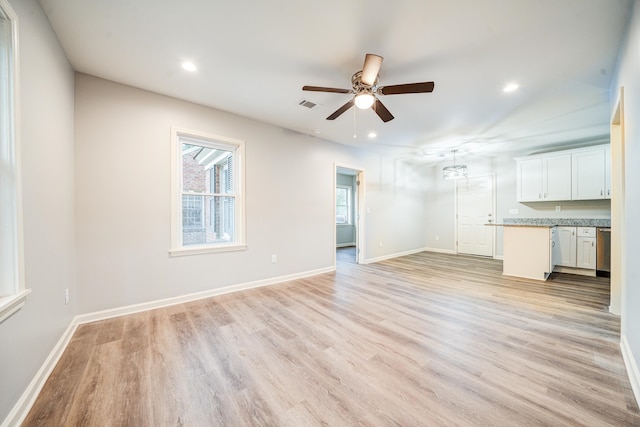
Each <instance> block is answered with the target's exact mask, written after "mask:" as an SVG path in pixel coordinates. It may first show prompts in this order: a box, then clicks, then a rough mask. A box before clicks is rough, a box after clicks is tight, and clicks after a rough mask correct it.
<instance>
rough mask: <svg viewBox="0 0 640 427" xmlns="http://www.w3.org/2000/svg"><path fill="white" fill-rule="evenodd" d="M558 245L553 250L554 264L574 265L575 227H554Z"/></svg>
mask: <svg viewBox="0 0 640 427" xmlns="http://www.w3.org/2000/svg"><path fill="white" fill-rule="evenodd" d="M556 232H557V234H558V245H557V247H556V250H555V252H554V255H555V264H556V265H560V266H563V267H575V266H576V255H577V252H576V248H577V246H576V245H577V243H578V241H577V236H576V227H556Z"/></svg>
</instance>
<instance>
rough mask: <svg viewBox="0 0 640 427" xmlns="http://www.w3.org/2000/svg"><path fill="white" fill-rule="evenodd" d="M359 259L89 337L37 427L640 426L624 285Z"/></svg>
mask: <svg viewBox="0 0 640 427" xmlns="http://www.w3.org/2000/svg"><path fill="white" fill-rule="evenodd" d="M349 251H351V252H349ZM352 254H353V253H352V249H346V250H344V251H340V252H339V254H338V264H339V267H338V271H337V272H336V273H335V274H323V275H320V276H316V277H312V278H307V279H302V280H296V281H292V282H288V283H284V284H279V285H274V286H269V287H264V288H260V289H254V290H250V291H245V292H239V293H234V294H227V295H222V296H219V297H215V298H209V299H205V300H200V301H196V302H191V303H186V304H180V305H175V306H171V307H167V308H162V309H157V310H153V311H148V312H144V313H139V314H135V315H129V316H125V317H120V318H115V319H111V320H106V321H101V322H96V323H92V324H85V325H81V326H80V327H79V328H78V330H77V331H76V333H75V335H74V336H73V338H72V340H71V343H70V345H69V346H68V348H67V349H66V351H65V353H64V355H63V356H62V358H61V360H60V362H59V363H58V366H57V367H56V368H55V370H54V372H53V373H52V375H51V377H50V378H49V380H48V381H47V383H46V385H45V387H44V389H43V390H42V392H41V394H40V396H39V397H38V399H37V401H36V402H35V405H34V406H33V408H32V410H31V412H30V414H29V416H28V418H27V419H26V421H25V423H24V425H25V426H79V425H83V426H154V427H156V426H260V425H262V426H296V427H300V426H322V425H324V426H360V425H362V426H580V425H582V426H609V425H610V426H632V425H634V426H638V425H640V415H639V413H638V406H637V404H636V402H635V400H634V398H633V394H632V391H631V388H630V384H629V380H628V377H627V374H626V372H625V368H624V363H623V360H622V357H621V354H620V348H619V344H618V343H619V340H620V337H619V319H618V318H617V317H615V316H612V315H610V314H608V312H607V309H606V307H607V305H608V304H609V301H608V298H609V297H608V280H607V279H600V278H590V277H582V276H573V275H568V274H556V275H553V276H552V277H551V279H550V280H549V281H547V282H536V281H531V280H526V279H515V278H508V277H503V276H502V275H501V271H502V263H501V262H500V261H496V260H490V259H484V258H475V257H467V256H454V255H444V254H435V253H427V252H424V253H420V254H415V255H410V256H406V257H402V258H397V259H393V260H388V261H384V262H380V263H376V264H371V265H364V266H362V265H356V264H354V263H353V256H352Z"/></svg>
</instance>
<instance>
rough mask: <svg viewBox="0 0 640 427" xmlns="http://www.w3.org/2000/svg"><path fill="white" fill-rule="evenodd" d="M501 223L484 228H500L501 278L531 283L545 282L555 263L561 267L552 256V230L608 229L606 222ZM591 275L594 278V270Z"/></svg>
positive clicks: (539, 220) (515, 220)
mask: <svg viewBox="0 0 640 427" xmlns="http://www.w3.org/2000/svg"><path fill="white" fill-rule="evenodd" d="M503 221H504V222H503V223H502V224H487V225H493V226H502V227H504V231H503V233H502V236H503V253H504V255H503V265H502V274H504V275H507V276H516V277H524V278H527V279H535V280H546V279H547V278H548V277H549V275H550V274H551V273H552V272H553V270H554V268H555V266H556V263H558V264H559V265H562V263H560V262H557V260H558V257H557V256H556V255H557V244H558V243H557V238H556V237H557V236H556V233H557V230H556V227H567V226H568V227H610V225H611V221H610V220H609V219H563V218H505V219H504V220H503ZM594 268H595V267H594ZM579 271H581V270H580V269H574V270H573V271H569V272H576V273H577V272H579ZM582 271H584V270H582ZM590 275H591V274H590ZM592 275H595V270H593V274H592Z"/></svg>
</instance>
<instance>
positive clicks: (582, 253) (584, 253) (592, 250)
mask: <svg viewBox="0 0 640 427" xmlns="http://www.w3.org/2000/svg"><path fill="white" fill-rule="evenodd" d="M577 245H578V251H577V256H578V259H577V263H576V267H578V268H586V269H589V270H595V269H596V252H597V251H596V238H595V237H578V240H577Z"/></svg>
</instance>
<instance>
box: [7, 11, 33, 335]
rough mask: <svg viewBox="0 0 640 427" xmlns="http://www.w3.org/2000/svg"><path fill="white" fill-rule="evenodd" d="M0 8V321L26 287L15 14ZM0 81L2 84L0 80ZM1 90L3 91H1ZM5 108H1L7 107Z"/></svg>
mask: <svg viewBox="0 0 640 427" xmlns="http://www.w3.org/2000/svg"><path fill="white" fill-rule="evenodd" d="M0 8H1V9H2V12H3V14H4V15H6V17H7V18H8V19H9V21H11V51H10V54H9V55H8V61H9V62H10V64H8V67H7V70H8V72H9V76H8V82H7V87H8V90H7V91H6V99H4V100H0V104H6V105H0V107H1V108H2V109H3V110H5V112H7V117H5V118H0V121H4V122H5V125H6V129H2V128H0V132H6V135H4V137H1V138H0V155H2V156H5V160H6V162H4V164H0V175H1V179H0V186H2V187H0V198H1V200H0V233H1V234H2V240H1V241H0V245H2V246H1V247H0V323H1V322H3V321H4V320H6V319H7V318H8V317H9V316H11V315H12V314H14V313H15V312H17V311H18V310H20V308H22V307H23V306H24V304H25V302H26V298H27V295H29V294H30V293H31V290H30V289H26V288H25V280H24V277H25V275H24V256H23V234H22V191H21V181H20V177H21V173H20V132H19V130H20V126H19V123H20V120H19V111H20V108H19V103H18V100H19V90H18V89H19V81H18V76H19V75H20V73H19V72H18V71H19V67H18V57H19V55H18V16H17V15H16V13H15V12H14V11H13V9H12V8H11V6H10V5H9V3H8V2H7V1H6V0H0ZM0 84H3V83H2V82H0ZM3 92H4V90H3ZM7 106H8V108H5V107H7Z"/></svg>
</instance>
